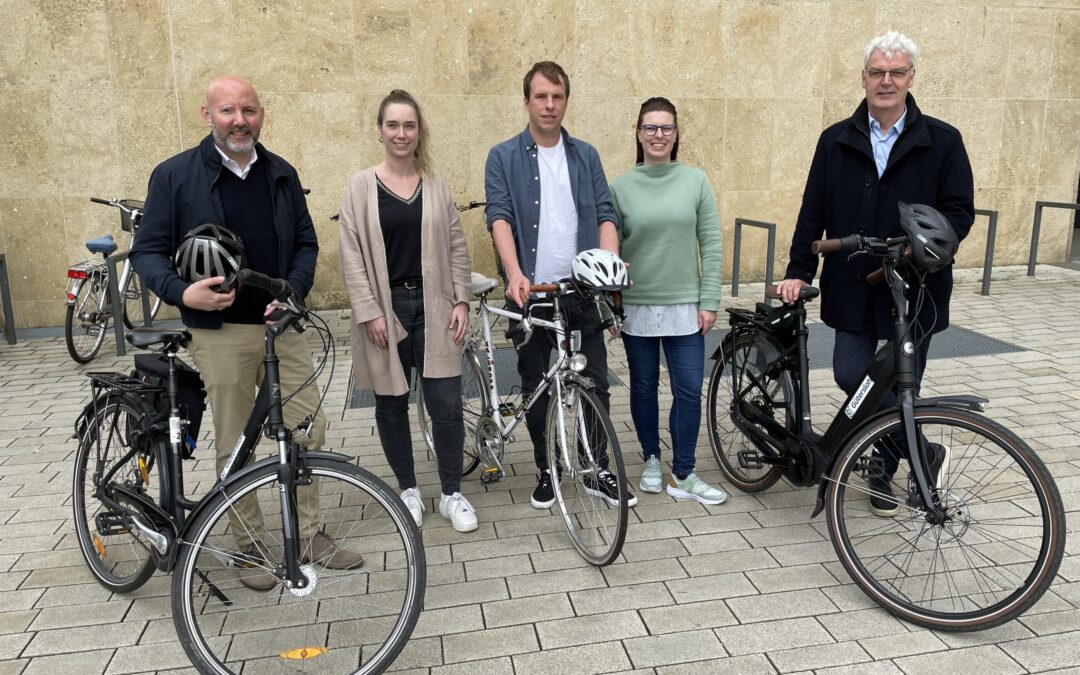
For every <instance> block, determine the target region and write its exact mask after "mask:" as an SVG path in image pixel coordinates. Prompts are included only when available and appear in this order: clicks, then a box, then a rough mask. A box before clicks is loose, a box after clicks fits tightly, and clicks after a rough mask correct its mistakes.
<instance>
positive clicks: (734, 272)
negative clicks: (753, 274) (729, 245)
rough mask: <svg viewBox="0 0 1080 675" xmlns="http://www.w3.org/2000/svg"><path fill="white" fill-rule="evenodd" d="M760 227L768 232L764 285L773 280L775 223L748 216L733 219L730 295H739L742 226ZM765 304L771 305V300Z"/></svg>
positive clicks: (769, 284) (769, 283)
mask: <svg viewBox="0 0 1080 675" xmlns="http://www.w3.org/2000/svg"><path fill="white" fill-rule="evenodd" d="M743 225H746V226H747V227H760V228H762V229H764V230H767V231H768V233H769V242H768V248H767V251H766V253H765V285H766V286H771V285H772V282H773V255H774V254H775V252H776V223H766V222H763V221H760V220H750V219H748V218H736V219H735V251H734V255H733V256H732V259H731V297H733V298H737V297H739V254H740V252H741V251H742V228H743ZM765 304H767V305H769V306H770V307H772V300H766V301H765Z"/></svg>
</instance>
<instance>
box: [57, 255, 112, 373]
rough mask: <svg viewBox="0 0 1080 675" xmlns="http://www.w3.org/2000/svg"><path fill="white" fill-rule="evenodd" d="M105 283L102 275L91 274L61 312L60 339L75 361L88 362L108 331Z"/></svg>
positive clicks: (98, 349) (96, 352)
mask: <svg viewBox="0 0 1080 675" xmlns="http://www.w3.org/2000/svg"><path fill="white" fill-rule="evenodd" d="M107 288H108V283H107V280H106V278H105V276H104V275H100V274H91V276H90V277H89V278H88V279H86V280H85V281H84V282H83V283H82V284H81V285H80V286H79V290H78V291H77V292H76V295H75V300H74V301H73V302H70V303H68V306H67V312H66V313H65V315H64V342H65V343H66V344H67V350H68V354H70V355H71V358H72V359H73V360H74V361H75V362H76V363H90V362H91V361H93V360H94V357H95V356H97V354H98V352H99V351H100V350H101V345H102V344H103V343H104V342H105V334H106V333H108V331H109V317H110V315H111V314H110V311H109V310H108V309H105V310H103V311H98V308H108V306H109V303H108V298H106V297H105V294H106V293H107Z"/></svg>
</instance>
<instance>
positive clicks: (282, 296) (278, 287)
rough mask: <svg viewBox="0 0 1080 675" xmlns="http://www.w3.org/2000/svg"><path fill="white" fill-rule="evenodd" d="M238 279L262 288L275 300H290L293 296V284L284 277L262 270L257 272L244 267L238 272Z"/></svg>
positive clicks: (243, 282) (242, 282) (242, 283)
mask: <svg viewBox="0 0 1080 675" xmlns="http://www.w3.org/2000/svg"><path fill="white" fill-rule="evenodd" d="M236 279H237V281H239V282H240V284H241V285H244V286H253V287H255V288H259V289H262V290H264V291H266V292H267V293H269V294H270V295H272V296H274V299H275V300H288V299H289V298H291V297H293V296H294V295H295V293H294V292H293V289H292V286H290V285H289V282H288V281H286V280H284V279H274V278H273V277H269V276H267V275H265V274H263V273H262V272H256V271H255V270H249V269H243V270H240V271H239V272H237V273H236Z"/></svg>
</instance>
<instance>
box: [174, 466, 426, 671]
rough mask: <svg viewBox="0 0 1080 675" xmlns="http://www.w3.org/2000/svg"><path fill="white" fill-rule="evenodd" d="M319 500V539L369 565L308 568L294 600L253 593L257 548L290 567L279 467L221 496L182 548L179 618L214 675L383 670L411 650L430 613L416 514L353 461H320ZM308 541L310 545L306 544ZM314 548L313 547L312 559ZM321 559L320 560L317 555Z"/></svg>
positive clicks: (277, 593) (324, 561)
mask: <svg viewBox="0 0 1080 675" xmlns="http://www.w3.org/2000/svg"><path fill="white" fill-rule="evenodd" d="M306 465H307V467H308V468H309V469H310V470H311V474H312V476H313V477H314V478H315V480H316V484H315V485H314V486H311V487H308V488H303V487H301V488H299V489H300V490H304V489H317V490H318V492H319V508H318V523H317V527H318V529H319V530H322V531H324V532H325V534H326V535H327V536H329V537H330V538H331V539H332V540H333V542H334V544H335V545H336V546H338V547H340V548H344V549H348V550H353V551H360V552H362V553H363V556H364V561H363V565H362V566H360V567H358V568H355V569H351V570H345V569H338V570H335V569H331V568H330V565H331V564H332V559H333V556H332V555H331V556H325V555H324V556H323V557H322V558H319V559H315V560H310V561H307V562H305V561H304V559H303V557H302V558H301V562H302V565H303V567H302V569H303V571H304V573H305V575H306V576H307V577H308V579H309V581H310V582H311V583H310V584H309V586H308V587H307V588H305V589H302V590H297V591H295V592H294V591H291V590H290V589H288V588H286V586H285V584H284V582H282V581H279V582H278V583H277V585H276V586H274V587H273V588H271V589H270V590H268V591H257V590H252V589H250V588H246V587H245V586H244V585H242V582H241V579H240V575H241V574H245V573H247V574H250V570H248V569H247V566H250V565H251V560H252V559H251V557H249V554H246V553H244V552H242V551H241V549H243V548H245V547H246V546H247V545H248V544H250V543H251V542H252V541H255V542H258V543H257V550H258V552H259V553H260V554H261V557H262V558H263V560H264V561H269V563H266V562H263V564H264V565H267V566H269V567H271V568H276V567H277V566H278V565H280V561H281V560H282V559H283V537H282V523H281V515H280V513H281V511H280V497H279V492H278V486H279V484H278V480H277V468H278V467H277V464H268V465H266V466H264V467H262V468H261V469H259V470H256V471H254V472H253V473H251V474H249V475H246V476H243V477H241V478H240V479H239V480H238V481H237V482H235V483H229V484H226V485H224V486H221V485H219V486H217V487H215V488H214V491H215V494H214V495H213V497H212V498H211V499H210V500H209V501H208V502H207V503H206V504H205V506H204V508H202V509H201V510H200V511H199V512H198V514H197V515H195V516H194V518H195V519H194V521H193V523H192V525H191V528H190V529H189V530H188V535H187V536H186V537H185V541H184V542H183V543H182V544H181V547H180V552H179V557H178V559H177V564H176V569H175V571H174V572H173V584H172V602H173V620H174V623H175V625H176V632H177V635H178V636H179V638H180V642H181V644H182V645H183V647H184V650H185V651H186V652H187V655H188V657H190V658H191V661H192V663H193V664H194V665H195V667H196V668H198V669H199V670H200V672H204V673H235V672H240V671H241V670H242V671H243V672H245V673H249V672H257V673H262V672H274V673H314V672H318V673H376V672H382V671H383V670H384V669H386V668H387V667H388V666H389V665H390V664H391V663H392V662H393V661H394V659H395V658H396V657H397V655H398V653H399V652H400V651H401V649H402V648H403V647H404V646H405V643H406V641H407V640H408V639H409V636H410V635H411V634H412V630H413V628H414V627H415V625H416V620H417V617H418V616H419V614H420V609H421V606H422V604H423V597H424V590H425V587H426V578H427V568H426V566H425V561H424V548H423V543H422V542H421V540H420V533H419V530H417V528H416V525H415V523H414V522H413V520H412V516H410V515H409V513H408V512H407V511H406V510H405V508H404V506H403V505H402V504H401V502H400V501H399V500H398V498H397V495H395V494H394V493H393V492H392V491H391V490H390V488H389V487H387V486H386V484H385V483H383V482H382V481H380V480H379V479H378V478H376V477H375V476H373V475H372V474H370V473H368V472H367V471H365V470H363V469H360V468H357V467H356V466H353V465H351V464H346V463H343V462H338V461H332V460H328V459H323V458H314V457H309V458H307V459H306ZM301 538H302V539H303V536H302V537H301ZM310 550H311V549H310V544H309V543H308V542H307V541H302V545H301V555H302V556H303V555H305V554H309V552H310ZM309 557H310V556H309Z"/></svg>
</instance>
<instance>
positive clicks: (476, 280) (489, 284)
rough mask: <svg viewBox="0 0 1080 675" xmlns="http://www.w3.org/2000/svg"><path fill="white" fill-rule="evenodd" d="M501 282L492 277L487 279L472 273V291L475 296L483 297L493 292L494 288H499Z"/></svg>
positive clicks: (477, 273)
mask: <svg viewBox="0 0 1080 675" xmlns="http://www.w3.org/2000/svg"><path fill="white" fill-rule="evenodd" d="M498 285H499V282H498V281H496V280H495V279H492V278H490V277H485V276H484V275H483V274H480V273H479V272H473V273H472V283H471V290H472V294H473V295H483V294H484V293H487V292H489V291H491V289H493V288H497V287H498Z"/></svg>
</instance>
